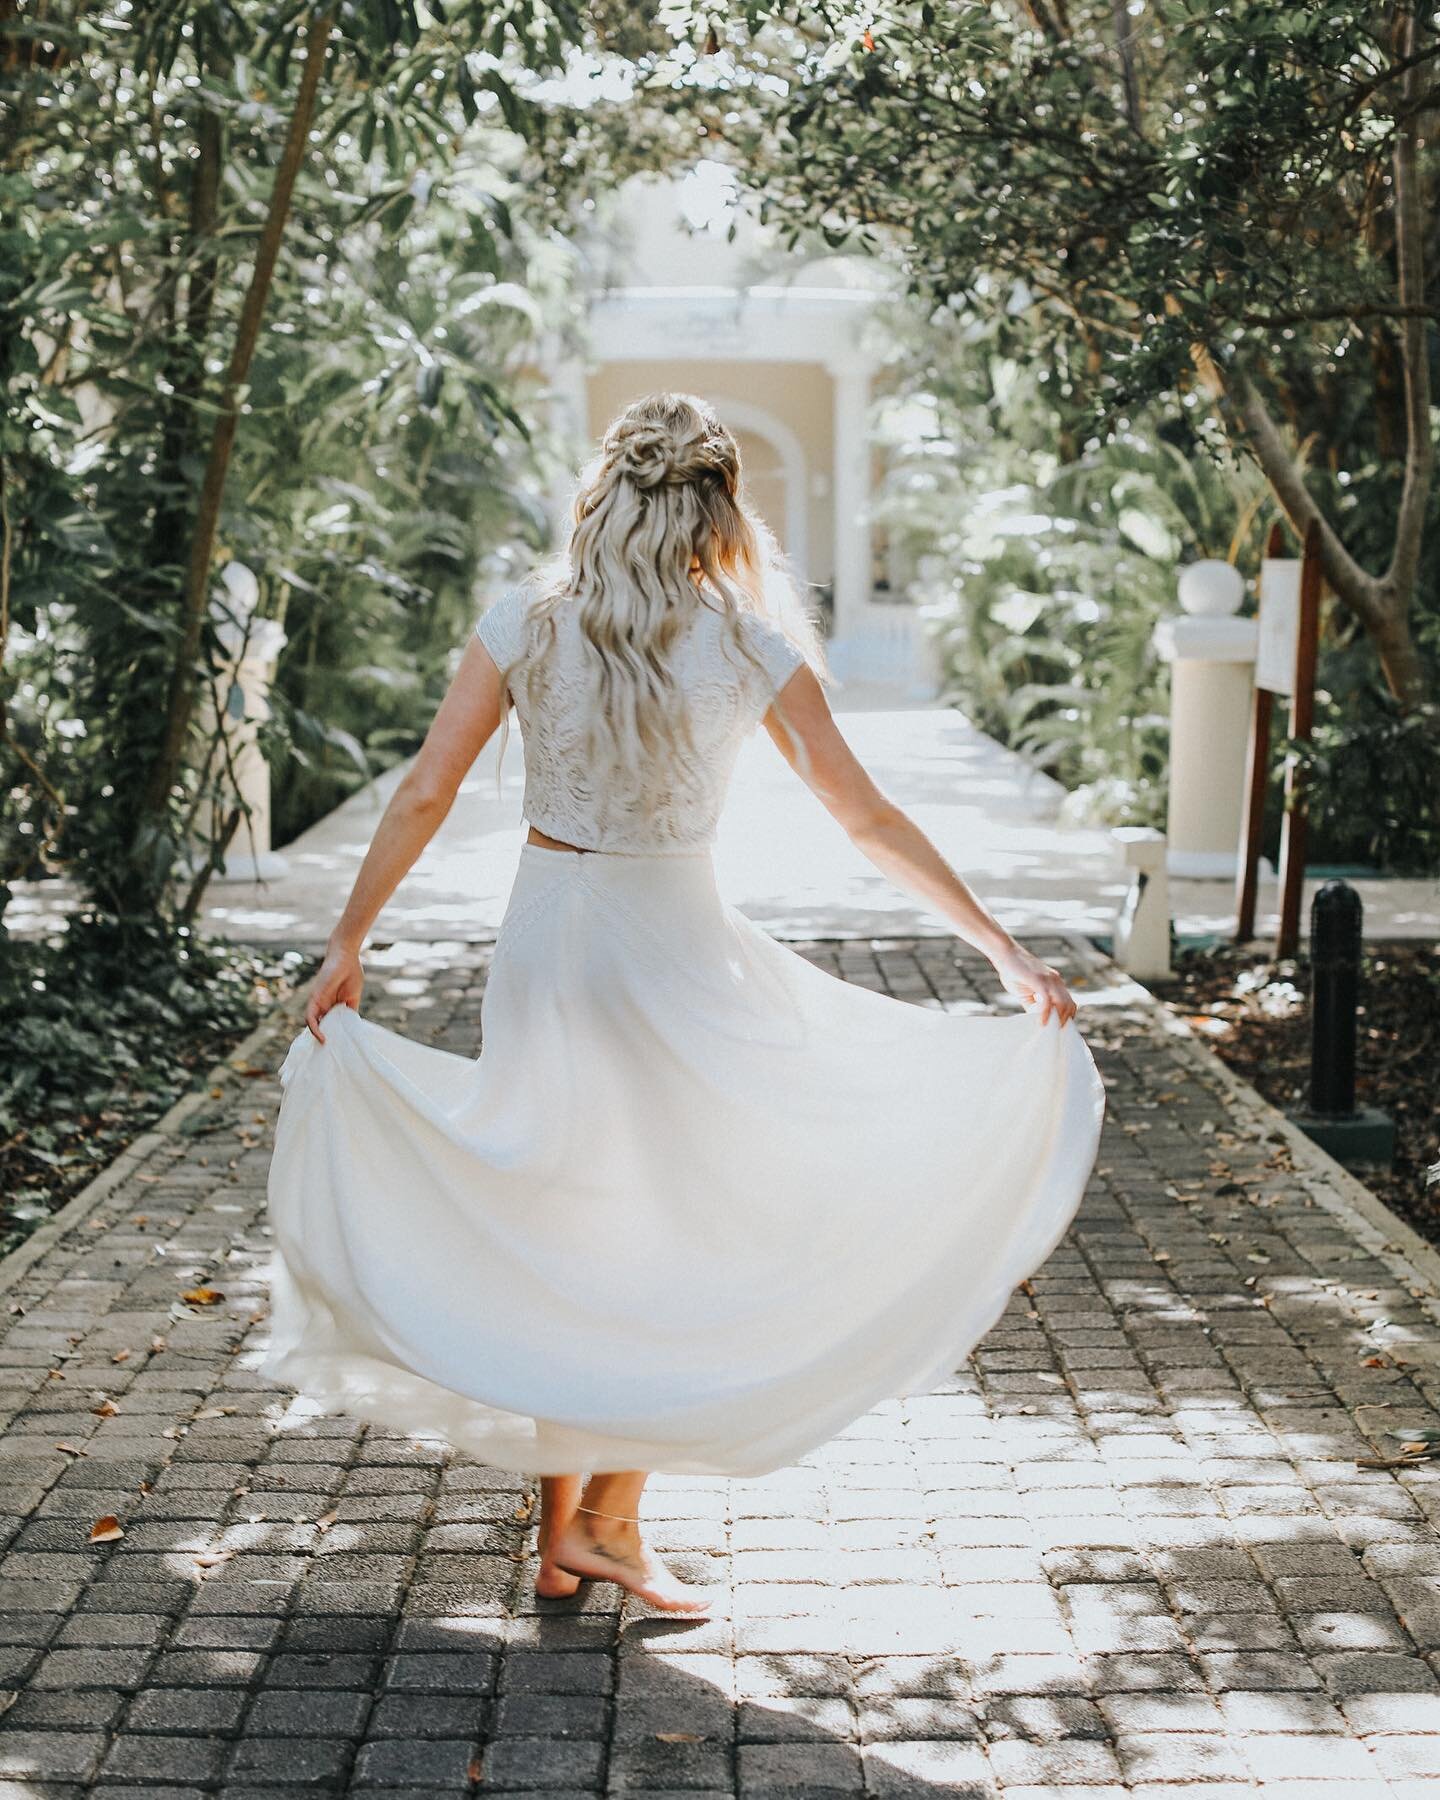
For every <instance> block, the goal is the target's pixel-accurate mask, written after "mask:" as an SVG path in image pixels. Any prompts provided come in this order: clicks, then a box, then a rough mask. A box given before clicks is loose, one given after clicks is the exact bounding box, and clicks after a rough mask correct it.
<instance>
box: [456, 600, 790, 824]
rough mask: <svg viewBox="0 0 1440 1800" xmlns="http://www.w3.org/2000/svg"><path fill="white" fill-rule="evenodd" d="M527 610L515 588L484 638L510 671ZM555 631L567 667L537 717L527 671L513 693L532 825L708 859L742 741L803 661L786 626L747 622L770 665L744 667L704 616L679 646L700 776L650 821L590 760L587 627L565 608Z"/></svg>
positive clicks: (495, 609)
mask: <svg viewBox="0 0 1440 1800" xmlns="http://www.w3.org/2000/svg"><path fill="white" fill-rule="evenodd" d="M525 603H526V602H525V592H524V590H523V589H519V588H511V589H510V590H509V591H508V592H507V593H506V594H505V595H504V596H503V597H502V598H501V599H500V600H498V601H497V602H496V603H495V604H494V605H493V606H492V607H490V609H489V610H488V611H487V612H486V613H485V614H484V615H483V617H482V618H481V620H480V622H479V624H478V625H477V626H476V627H475V630H476V635H477V636H478V637H479V639H480V641H481V643H482V644H484V646H485V648H486V649H487V650H488V651H489V652H490V654H491V656H492V657H493V658H494V659H495V662H496V664H497V666H498V667H499V668H501V669H504V668H506V667H507V665H508V664H510V663H512V662H513V661H515V659H516V658H517V657H519V656H520V655H521V653H522V651H523V649H524V644H525V614H524V610H523V609H524V606H525ZM556 628H557V629H556V639H555V644H554V648H553V651H551V652H550V653H549V654H551V655H553V656H554V657H555V658H557V659H558V660H557V664H556V666H555V668H554V670H553V672H552V673H551V676H550V684H549V689H548V692H547V693H546V695H545V697H544V700H543V702H542V703H541V705H540V707H539V709H538V714H537V716H532V715H531V709H530V706H529V702H528V699H527V697H526V693H525V681H524V671H523V670H520V671H517V674H516V677H515V680H514V682H513V685H512V687H511V692H510V698H511V700H512V701H513V702H514V705H515V711H516V715H517V717H518V718H519V721H520V731H521V734H522V736H523V738H524V744H525V817H526V818H527V819H528V820H529V822H530V823H531V824H532V825H534V826H536V827H538V829H539V830H541V831H543V832H544V833H545V834H546V836H547V837H553V838H557V839H559V841H560V842H561V843H565V844H574V845H576V846H577V847H578V848H580V849H582V850H606V851H628V852H629V853H631V854H633V855H642V854H643V855H652V856H653V855H657V854H660V855H663V854H666V853H672V854H679V853H681V852H685V851H694V850H697V849H702V848H704V847H705V846H706V845H707V844H709V843H711V842H712V841H713V839H714V836H715V827H716V824H717V822H718V820H719V817H720V808H721V806H722V805H723V803H724V800H725V793H726V789H727V788H728V787H729V784H730V775H731V772H732V770H733V769H734V766H735V758H736V756H737V755H738V753H739V750H740V745H741V742H742V741H743V739H744V738H745V737H746V736H747V735H748V733H750V732H751V731H753V730H754V728H755V726H756V725H757V724H758V723H759V721H760V720H761V718H762V717H763V716H764V714H765V713H766V711H767V710H768V709H769V706H770V703H771V701H772V700H773V699H774V697H775V695H776V694H778V693H779V691H780V689H781V688H782V687H783V686H784V685H785V683H786V682H787V681H788V680H789V679H790V677H791V676H792V675H793V674H794V673H795V671H796V669H798V668H799V667H800V665H801V663H802V662H803V661H804V660H805V659H804V657H803V655H802V653H801V652H800V650H799V649H797V648H796V646H795V645H794V644H793V643H791V641H790V639H789V638H788V637H786V635H785V634H784V632H782V631H781V630H780V629H779V627H778V626H775V625H772V624H771V623H770V622H769V621H768V620H766V619H761V618H758V617H747V618H746V620H745V622H744V627H743V629H744V630H745V631H746V633H747V634H748V641H749V643H750V646H751V647H752V649H753V650H754V652H755V655H756V657H757V658H758V659H759V662H760V665H761V666H760V668H759V669H755V668H753V667H752V666H750V665H748V664H746V665H744V666H740V664H741V659H739V658H737V657H736V656H735V654H734V652H733V651H732V650H731V649H730V647H729V645H728V644H727V643H726V641H725V638H724V636H723V635H722V632H723V626H722V621H721V620H720V618H719V617H718V615H717V614H715V613H714V612H712V611H710V610H709V609H708V608H706V609H702V610H701V612H700V613H699V614H698V616H697V617H696V620H695V623H694V625H693V626H692V627H691V629H690V630H689V632H688V633H687V634H686V636H685V637H684V638H683V639H681V640H680V642H679V643H678V644H677V645H676V647H675V650H674V652H673V656H674V662H673V665H672V666H673V667H674V668H675V670H676V673H677V675H678V677H679V679H680V681H681V683H682V684H683V686H684V688H685V692H686V698H687V702H688V705H689V718H690V729H691V734H692V737H693V740H694V744H695V749H696V752H697V756H696V767H695V769H694V770H693V771H690V772H689V773H687V774H686V775H685V777H684V779H683V780H680V779H678V778H677V781H676V785H675V786H674V788H673V789H672V788H670V787H668V786H667V787H666V789H665V795H666V797H665V800H664V802H663V804H661V805H660V806H659V807H658V808H657V807H655V806H654V805H653V803H652V804H650V805H647V806H646V807H645V808H644V809H643V810H642V809H641V808H640V807H639V806H638V805H636V804H635V803H634V802H633V801H631V802H630V803H628V804H627V800H626V796H625V795H623V794H613V793H612V794H601V793H598V792H597V791H596V783H595V780H594V777H593V775H592V773H591V770H590V767H589V765H588V763H587V761H586V756H585V722H584V705H585V691H586V686H587V684H588V675H587V671H586V668H585V664H584V661H583V657H584V654H585V651H584V645H583V643H582V641H581V640H580V626H579V621H578V618H577V617H576V616H575V614H574V613H572V612H569V611H567V610H566V609H564V608H562V609H561V611H560V612H559V614H557V616H556Z"/></svg>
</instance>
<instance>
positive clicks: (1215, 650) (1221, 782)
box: [1155, 562, 1258, 880]
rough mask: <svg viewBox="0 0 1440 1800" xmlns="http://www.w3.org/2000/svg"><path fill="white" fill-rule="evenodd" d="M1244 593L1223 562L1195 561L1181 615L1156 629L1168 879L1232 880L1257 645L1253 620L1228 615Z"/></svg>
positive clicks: (1184, 583) (1183, 585)
mask: <svg viewBox="0 0 1440 1800" xmlns="http://www.w3.org/2000/svg"><path fill="white" fill-rule="evenodd" d="M1244 592H1245V589H1244V583H1243V582H1242V580H1241V578H1240V576H1239V574H1238V572H1237V571H1236V570H1235V569H1234V568H1232V567H1231V566H1230V565H1229V564H1228V563H1216V562H1202V563H1193V564H1192V565H1191V566H1190V567H1189V568H1188V569H1186V570H1185V571H1184V572H1183V573H1182V575H1181V579H1180V604H1181V606H1182V607H1184V609H1185V612H1184V615H1183V616H1182V617H1179V618H1171V619H1162V620H1161V621H1160V623H1159V625H1157V626H1156V628H1155V645H1156V648H1157V649H1158V650H1159V652H1160V654H1161V656H1163V657H1164V658H1165V660H1166V661H1167V662H1168V663H1169V664H1170V807H1169V817H1168V823H1167V827H1166V836H1167V838H1168V840H1169V846H1170V849H1169V858H1168V860H1169V869H1170V873H1171V874H1172V875H1179V876H1191V877H1194V878H1197V879H1222V878H1223V879H1226V880H1233V879H1234V877H1235V871H1236V865H1237V862H1238V851H1239V844H1240V818H1241V813H1242V810H1243V802H1244V793H1245V747H1246V743H1247V740H1248V737H1249V730H1250V702H1251V695H1252V692H1253V689H1254V677H1255V649H1256V641H1257V637H1258V629H1257V626H1256V624H1255V621H1254V620H1253V619H1238V618H1236V617H1235V616H1234V613H1235V611H1236V609H1237V608H1238V607H1239V605H1240V602H1241V600H1242V598H1243V597H1244Z"/></svg>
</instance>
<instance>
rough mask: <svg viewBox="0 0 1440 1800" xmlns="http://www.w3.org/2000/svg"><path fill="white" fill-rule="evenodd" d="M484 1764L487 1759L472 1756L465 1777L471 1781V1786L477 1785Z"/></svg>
mask: <svg viewBox="0 0 1440 1800" xmlns="http://www.w3.org/2000/svg"><path fill="white" fill-rule="evenodd" d="M484 1766H485V1760H484V1758H483V1757H480V1756H472V1757H471V1758H470V1763H469V1767H468V1768H467V1769H466V1770H465V1779H466V1780H467V1781H468V1782H469V1783H470V1785H471V1787H474V1786H476V1785H477V1783H478V1782H479V1780H480V1774H481V1771H482V1769H483V1768H484Z"/></svg>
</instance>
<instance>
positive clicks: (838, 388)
mask: <svg viewBox="0 0 1440 1800" xmlns="http://www.w3.org/2000/svg"><path fill="white" fill-rule="evenodd" d="M830 374H831V378H832V380H833V382H834V406H835V421H834V423H835V444H834V455H835V481H834V520H835V526H834V547H835V626H834V632H833V639H834V641H835V642H836V643H839V644H843V643H844V642H845V641H846V640H847V639H850V638H854V637H856V636H858V634H859V633H860V632H861V631H862V629H863V628H864V624H865V612H866V608H867V606H868V604H869V600H870V425H869V412H870V366H869V364H868V363H867V362H865V361H864V359H863V358H862V357H861V356H860V353H859V352H858V351H856V352H855V354H854V356H853V358H851V357H847V358H846V359H845V360H844V361H837V362H833V363H831V364H830ZM836 673H837V674H841V675H843V674H844V673H845V671H844V670H843V669H837V670H836Z"/></svg>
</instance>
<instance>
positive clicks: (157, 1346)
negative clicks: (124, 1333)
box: [150, 1337, 170, 1355]
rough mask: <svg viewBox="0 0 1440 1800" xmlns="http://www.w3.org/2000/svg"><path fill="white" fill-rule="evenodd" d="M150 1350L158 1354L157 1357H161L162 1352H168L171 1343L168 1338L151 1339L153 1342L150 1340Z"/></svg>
mask: <svg viewBox="0 0 1440 1800" xmlns="http://www.w3.org/2000/svg"><path fill="white" fill-rule="evenodd" d="M150 1348H151V1349H152V1350H153V1351H154V1352H155V1353H156V1355H159V1353H160V1351H162V1350H168V1349H169V1348H170V1343H169V1340H168V1339H167V1338H162V1337H154V1338H151V1340H150Z"/></svg>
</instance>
